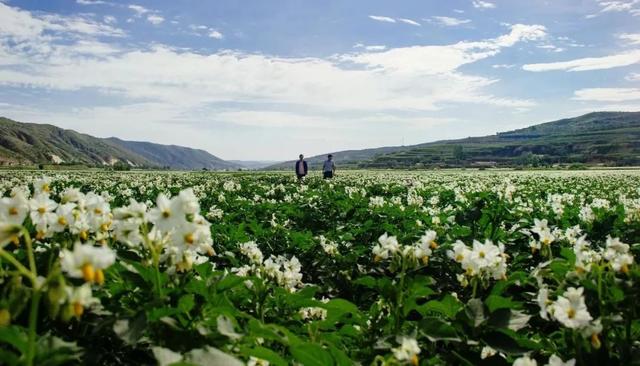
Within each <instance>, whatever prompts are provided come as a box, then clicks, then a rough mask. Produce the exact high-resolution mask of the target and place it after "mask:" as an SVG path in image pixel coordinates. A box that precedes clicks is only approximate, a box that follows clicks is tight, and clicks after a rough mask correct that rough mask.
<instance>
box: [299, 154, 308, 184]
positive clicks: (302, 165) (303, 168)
mask: <svg viewBox="0 0 640 366" xmlns="http://www.w3.org/2000/svg"><path fill="white" fill-rule="evenodd" d="M308 171H309V168H308V166H307V162H306V161H304V155H302V154H300V160H298V161H296V176H298V180H302V178H304V177H305V176H306V175H307V172H308Z"/></svg>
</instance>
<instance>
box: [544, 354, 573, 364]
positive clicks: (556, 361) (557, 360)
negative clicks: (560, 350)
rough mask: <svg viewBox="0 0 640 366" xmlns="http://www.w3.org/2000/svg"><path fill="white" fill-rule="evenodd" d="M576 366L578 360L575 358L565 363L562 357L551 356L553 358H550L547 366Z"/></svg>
mask: <svg viewBox="0 0 640 366" xmlns="http://www.w3.org/2000/svg"><path fill="white" fill-rule="evenodd" d="M575 364H576V360H575V359H573V358H572V359H570V360H569V361H567V362H564V361H562V359H561V358H560V357H558V356H556V355H551V357H549V362H548V363H547V365H546V366H574V365H575Z"/></svg>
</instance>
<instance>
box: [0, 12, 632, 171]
mask: <svg viewBox="0 0 640 366" xmlns="http://www.w3.org/2000/svg"><path fill="white" fill-rule="evenodd" d="M594 110H640V0H619V1H609V0H549V1H542V0H490V1H489V0H488V1H482V0H448V1H441V0H398V1H391V0H385V1H382V0H322V1H314V0H216V1H204V0H161V1H149V0H140V1H133V2H128V1H115V0H114V1H111V0H48V1H41V0H0V115H1V116H6V117H9V118H12V119H16V120H19V121H26V122H38V123H51V124H55V125H57V126H60V127H64V128H71V129H75V130H77V131H80V132H85V133H89V134H92V135H95V136H100V137H108V136H117V137H121V138H124V139H131V140H145V141H153V142H159V143H165V144H178V145H185V146H190V147H197V148H202V149H205V150H207V151H209V152H211V153H212V154H214V155H217V156H219V157H222V158H224V159H245V160H280V159H291V158H295V157H296V156H297V155H298V154H299V153H305V154H306V155H314V154H320V153H325V152H329V151H337V150H343V149H355V148H365V147H378V146H387V145H400V144H402V143H403V142H404V144H407V145H408V144H415V143H422V142H428V141H433V140H438V139H443V138H458V137H467V136H475V135H484V134H492V133H495V132H498V131H504V130H509V129H514V128H518V127H523V126H527V125H531V124H536V123H539V122H544V121H549V120H554V119H558V118H561V117H569V116H575V115H579V114H582V113H586V112H589V111H594Z"/></svg>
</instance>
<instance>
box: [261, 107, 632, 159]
mask: <svg viewBox="0 0 640 366" xmlns="http://www.w3.org/2000/svg"><path fill="white" fill-rule="evenodd" d="M333 155H334V160H336V162H337V164H339V165H341V166H343V167H359V168H411V167H437V166H494V165H495V166H517V165H537V164H555V163H567V164H571V163H584V164H606V165H638V164H640V112H595V113H589V114H586V115H583V116H580V117H576V118H567V119H562V120H559V121H553V122H547V123H543V124H539V125H535V126H531V127H527V128H522V129H518V130H514V131H509V132H503V133H498V134H496V135H490V136H483V137H470V138H465V139H459V140H445V141H436V142H430V143H424V144H419V145H412V146H394V147H382V148H376V149H365V150H357V151H339V152H334V153H333ZM325 156H326V154H323V155H318V156H315V157H311V158H309V159H307V160H308V161H309V162H310V164H311V166H312V167H317V166H319V165H320V164H321V162H322V161H323V160H324V159H325ZM292 164H293V161H291V162H286V163H282V164H278V165H275V166H272V167H270V168H273V169H289V168H290V167H291V166H292Z"/></svg>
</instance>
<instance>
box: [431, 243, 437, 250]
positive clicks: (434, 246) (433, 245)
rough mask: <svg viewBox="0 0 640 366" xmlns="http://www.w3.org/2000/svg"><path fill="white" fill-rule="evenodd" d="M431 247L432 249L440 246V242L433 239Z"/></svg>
mask: <svg viewBox="0 0 640 366" xmlns="http://www.w3.org/2000/svg"><path fill="white" fill-rule="evenodd" d="M430 247H431V249H436V248H438V243H436V242H435V241H432V242H431V245H430Z"/></svg>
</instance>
